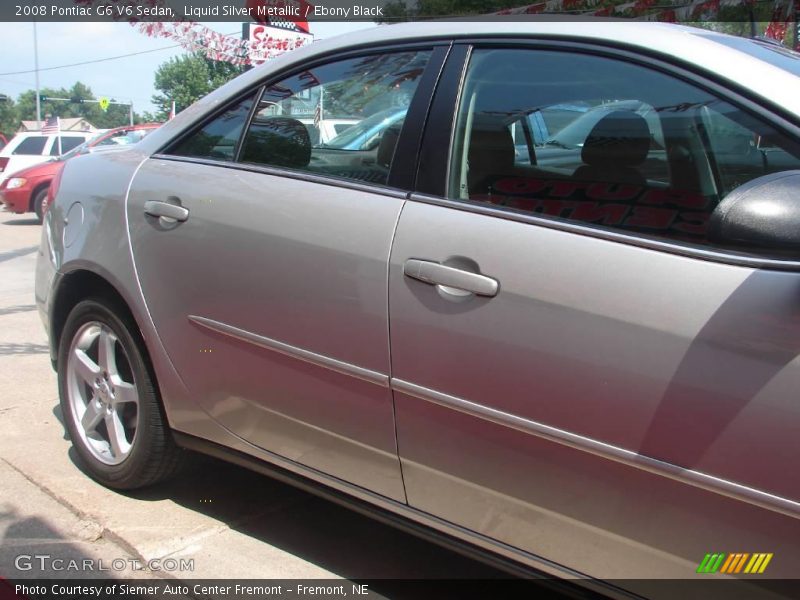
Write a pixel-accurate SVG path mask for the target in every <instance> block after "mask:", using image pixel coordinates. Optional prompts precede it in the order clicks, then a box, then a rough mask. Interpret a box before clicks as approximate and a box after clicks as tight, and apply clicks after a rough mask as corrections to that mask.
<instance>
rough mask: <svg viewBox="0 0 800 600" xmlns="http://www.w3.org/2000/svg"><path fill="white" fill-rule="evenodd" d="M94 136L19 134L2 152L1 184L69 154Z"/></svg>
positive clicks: (73, 133) (77, 133)
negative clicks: (56, 157)
mask: <svg viewBox="0 0 800 600" xmlns="http://www.w3.org/2000/svg"><path fill="white" fill-rule="evenodd" d="M94 135H95V134H94V133H86V132H82V131H62V132H61V134H60V135H57V134H43V133H39V132H36V131H31V132H25V133H18V134H17V135H15V136H14V137H13V138H12V139H11V141H10V142H8V144H6V146H5V147H4V148H3V149H2V150H0V184H2V183H3V181H4V180H5V179H6V178H8V177H9V176H10V175H13V174H14V173H15V172H17V171H19V170H20V169H24V168H25V167H30V166H32V165H35V164H38V163H40V162H44V161H46V160H48V158H49V157H52V156H58V155H59V154H64V153H66V152H69V151H70V150H72V149H73V148H75V147H76V146H79V145H81V144H82V143H84V142H85V141H86V140H89V139H91V138H92V137H93V136H94ZM59 137H60V138H61V140H60V141H61V145H60V146H59Z"/></svg>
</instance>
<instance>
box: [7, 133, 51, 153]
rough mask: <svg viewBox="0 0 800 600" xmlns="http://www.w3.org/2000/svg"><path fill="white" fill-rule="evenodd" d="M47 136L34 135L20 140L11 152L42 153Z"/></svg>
mask: <svg viewBox="0 0 800 600" xmlns="http://www.w3.org/2000/svg"><path fill="white" fill-rule="evenodd" d="M46 143H47V136H44V135H34V136H31V137H28V138H25V139H24V140H22V141H21V142H20V143H19V145H18V146H17V147H16V148H14V151H13V152H12V154H42V152H43V151H44V145H45V144H46Z"/></svg>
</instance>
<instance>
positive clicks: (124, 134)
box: [95, 129, 154, 146]
mask: <svg viewBox="0 0 800 600" xmlns="http://www.w3.org/2000/svg"><path fill="white" fill-rule="evenodd" d="M151 131H154V130H153V129H125V130H122V131H117V132H116V133H114V134H113V135H110V136H108V137H107V138H105V139H103V140H100V141H99V142H97V143H96V144H95V146H128V145H130V144H135V143H136V142H138V141H140V140H141V139H142V138H144V137H145V136H146V135H147V134H148V133H150V132H151Z"/></svg>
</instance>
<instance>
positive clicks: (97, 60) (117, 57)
mask: <svg viewBox="0 0 800 600" xmlns="http://www.w3.org/2000/svg"><path fill="white" fill-rule="evenodd" d="M179 47H180V44H173V45H172V46H163V47H161V48H154V49H152V50H141V51H139V52H131V53H129V54H120V55H119V56H107V57H106V58H97V59H95V60H85V61H83V62H77V63H71V64H68V65H59V66H57V67H44V68H42V69H39V71H55V70H56V69H67V68H69V67H80V66H82V65H90V64H93V63H101V62H106V61H109V60H117V59H120V58H128V57H129V56H138V55H140V54H150V53H151V52H161V51H162V50H169V49H171V48H179ZM35 72H36V69H30V70H28V71H9V72H8V73H0V77H3V76H5V75H25V74H28V73H35Z"/></svg>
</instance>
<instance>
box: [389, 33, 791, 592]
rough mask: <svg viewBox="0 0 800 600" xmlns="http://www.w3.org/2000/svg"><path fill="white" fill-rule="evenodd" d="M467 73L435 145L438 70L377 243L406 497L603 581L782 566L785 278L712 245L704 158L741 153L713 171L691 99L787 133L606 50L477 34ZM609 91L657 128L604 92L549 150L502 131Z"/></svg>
mask: <svg viewBox="0 0 800 600" xmlns="http://www.w3.org/2000/svg"><path fill="white" fill-rule="evenodd" d="M457 55H458V52H455V51H454V54H453V56H457ZM451 69H452V70H451ZM454 72H455V73H461V65H460V64H454V65H448V68H447V70H446V71H445V74H444V75H443V79H442V81H446V80H447V79H448V78H449V77H451V76H452V73H454ZM465 72H466V75H465V79H464V81H463V83H462V86H461V92H460V104H459V106H458V108H457V110H456V111H455V113H456V118H455V121H454V125H453V127H454V135H453V138H452V139H453V140H454V146H453V148H452V149H451V151H450V153H449V156H448V152H447V151H446V150H444V149H443V147H442V145H441V144H436V143H431V142H432V141H433V142H435V140H447V139H450V124H451V123H453V119H452V118H451V119H447V118H446V115H447V114H448V111H449V114H450V115H453V114H454V111H453V104H454V103H455V102H456V95H455V88H454V89H450V90H447V89H442V86H441V84H440V89H442V92H437V98H436V100H435V102H434V112H433V114H432V118H431V119H430V120H429V122H430V123H432V126H431V127H433V128H432V129H430V128H429V130H428V131H426V134H425V143H424V145H423V152H422V154H421V166H420V172H419V183H418V186H419V187H420V190H421V191H424V192H426V193H427V195H419V196H415V197H412V199H411V200H410V201H409V203H408V205H407V206H406V207H405V208H404V210H403V213H402V215H401V218H400V222H399V224H398V228H397V233H396V235H395V242H394V245H393V250H392V257H391V265H390V280H389V281H390V293H389V306H390V330H391V351H392V386H393V389H394V390H395V402H396V418H397V432H398V445H399V450H400V457H401V462H402V466H403V475H404V480H405V484H406V491H407V494H408V501H409V504H410V505H411V506H413V507H415V508H417V509H419V510H422V511H425V512H427V513H430V514H433V515H436V516H439V517H441V518H444V519H447V520H450V521H453V522H455V523H457V524H458V525H461V526H464V527H467V528H469V529H471V530H473V531H476V532H478V533H479V534H482V535H484V536H487V538H492V539H495V540H499V541H500V542H502V543H503V544H504V546H502V548H504V549H505V550H504V551H507V552H511V553H512V554H513V553H514V552H516V551H517V550H522V551H524V552H527V553H528V554H527V558H528V559H529V560H535V559H532V558H531V556H538V557H542V558H544V559H547V560H548V561H554V562H555V563H558V564H560V565H562V566H566V567H568V568H570V569H573V570H575V571H578V572H580V573H584V574H587V575H591V576H594V577H600V578H604V579H609V578H610V579H626V578H633V577H678V578H687V577H690V576H692V575H693V574H694V573H695V571H696V570H697V568H698V565H699V563H700V561H701V560H702V559H703V558H704V555H705V554H706V553H709V552H713V553H741V554H744V553H750V554H753V553H773V557H772V558H771V563H770V566H769V569H770V571H771V574H772V575H773V576H779V575H784V576H792V575H793V574H794V573H796V566H795V565H796V561H797V559H798V558H800V551H799V550H798V546H797V540H798V539H799V538H800V520H798V517H799V516H800V504H798V502H800V481H799V480H798V479H797V478H795V477H790V476H787V475H788V474H789V473H791V472H793V465H794V464H795V463H796V457H797V456H798V453H799V452H800V437H799V436H797V430H798V425H800V408H798V406H799V405H798V403H797V390H798V388H800V359H799V358H798V354H799V353H800V293H798V290H800V276H799V275H798V274H797V273H793V272H780V271H771V270H764V269H757V268H753V267H749V266H744V264H743V263H742V262H741V260H740V259H737V258H736V255H735V254H734V253H729V252H728V251H727V250H726V249H725V248H711V247H710V246H709V242H708V239H707V237H706V233H705V223H706V221H707V218H708V215H709V214H710V212H711V211H712V210H713V207H714V206H715V204H716V203H717V202H718V200H719V199H720V197H721V196H723V195H724V194H725V193H727V191H729V189H726V183H725V181H726V179H725V177H720V173H721V172H724V171H725V170H726V169H728V168H729V167H730V170H731V171H732V172H736V173H739V174H741V172H742V169H741V166H740V165H738V166H737V165H726V164H725V163H724V162H723V161H722V160H720V161H717V162H716V166H715V167H714V168H713V169H712V168H711V164H712V163H713V159H714V156H713V150H712V149H711V148H713V140H711V144H708V141H709V140H708V139H703V138H704V136H705V135H707V134H708V133H707V132H708V130H709V128H708V127H707V126H705V125H706V121H704V119H705V118H706V115H705V111H709V110H710V111H715V112H716V113H718V114H719V115H720V116H722V117H724V118H725V119H726V121H727V122H728V123H729V127H730V128H739V129H741V130H747V129H750V133H751V134H756V133H758V134H761V135H764V136H766V137H769V138H770V139H771V140H774V141H775V143H776V144H778V145H780V146H782V147H783V148H784V149H786V151H787V152H793V153H794V154H793V164H794V166H793V168H797V167H798V166H800V159H798V156H800V154H799V153H797V145H796V144H795V143H793V142H792V140H791V138H790V137H784V136H782V135H781V134H778V133H777V132H776V131H775V130H774V129H772V128H771V127H769V126H766V125H764V124H763V123H762V122H759V121H757V120H756V119H754V118H753V117H752V116H751V115H749V114H747V113H745V112H744V111H743V110H740V109H739V108H736V107H734V106H733V105H732V104H729V103H728V102H725V101H722V100H720V99H718V98H715V97H714V96H711V95H710V94H708V93H707V92H705V91H702V90H701V89H700V88H699V87H695V86H692V85H688V84H686V83H684V82H682V81H679V80H677V79H675V78H672V77H670V76H667V75H665V74H663V73H661V72H656V71H654V70H650V69H649V68H646V67H644V66H639V65H635V64H631V63H629V62H623V61H620V60H617V59H615V58H613V57H611V56H605V57H604V56H598V55H589V54H579V53H576V52H573V51H570V52H562V51H553V50H548V51H545V50H541V49H509V48H507V47H506V48H481V49H476V50H475V51H474V52H473V53H472V55H471V57H470V58H469V66H468V68H467V69H466V71H465ZM445 94H446V95H447V97H445ZM620 100H637V101H640V102H642V103H645V104H647V105H648V106H649V107H653V109H654V110H655V111H656V113H657V114H658V119H657V120H656V122H657V125H656V126H657V128H658V130H657V131H653V130H652V127H653V125H652V124H648V121H647V120H646V119H644V118H643V117H642V116H641V115H640V114H638V112H637V111H626V110H622V109H619V110H614V109H610V110H608V111H604V115H606V116H603V117H602V119H598V121H597V123H596V124H594V125H593V127H592V128H591V129H590V130H587V133H586V138H585V139H583V140H580V146H579V147H578V148H577V150H575V152H574V153H572V154H569V155H565V156H566V158H564V161H565V163H564V165H562V166H559V164H558V163H557V160H556V159H555V158H553V159H552V160H550V161H540V162H539V163H538V164H537V162H536V161H534V160H533V157H531V161H530V164H527V165H521V164H520V163H519V161H518V160H515V152H514V143H513V139H512V134H511V130H510V127H512V126H513V124H514V123H515V122H516V121H517V120H518V119H519V118H520V116H521V115H525V114H527V112H529V111H530V109H531V107H541V108H546V107H548V106H556V105H559V104H568V103H569V104H573V103H574V104H578V103H581V104H582V105H587V104H591V105H597V106H600V105H602V104H603V103H612V102H614V103H617V104H615V105H614V106H620V103H619V102H618V101H620ZM623 106H624V105H623ZM580 114H581V113H577V114H576V117H577V118H580ZM437 115H438V116H439V117H440V118H437ZM704 132H706V133H704ZM552 133H553V134H554V135H556V137H557V132H556V131H554V132H552ZM750 137H751V138H752V139H754V138H755V136H754V135H751V136H750ZM664 145H666V146H667V148H666V151H665V148H664ZM556 150H564V149H563V148H561V149H556ZM534 151H536V152H540V153H541V154H542V155H543V156H544V155H546V154H547V153H549V152H552V151H553V148H551V147H549V146H547V145H542V146H539V147H535V148H534ZM748 151H749V150H748ZM575 156H581V157H582V162H583V163H584V164H583V165H581V166H578V168H577V169H572V168H568V167H567V166H565V165H566V164H567V163H571V162H574V160H575ZM668 157H669V158H668ZM448 164H449V165H450V173H449V182H445V181H444V179H445V177H446V175H447V173H446V172H447V165H448ZM748 164H749V163H748ZM761 174H763V173H762V172H760V171H758V172H755V171H754V172H752V173H750V174H749V177H750V178H751V179H752V178H754V177H757V176H758V175H761ZM741 183H743V181H742V180H741V179H740V180H739V181H738V183H737V185H738V184H741ZM704 248H705V250H704ZM746 250H747V249H746ZM737 260H739V261H740V262H739V263H738V264H737ZM511 549H515V550H511ZM739 560H741V561H743V564H742V568H743V569H744V568H746V566H747V565H746V564H744V560H745V559H743V558H741V559H740V558H737V561H739ZM748 561H749V559H748ZM538 564H540V566H541V565H545V564H546V563H545V562H540V563H538ZM747 564H749V562H748V563H747ZM751 566H752V565H751Z"/></svg>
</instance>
